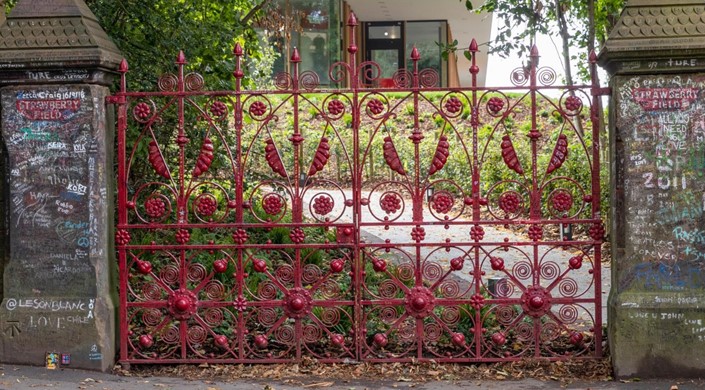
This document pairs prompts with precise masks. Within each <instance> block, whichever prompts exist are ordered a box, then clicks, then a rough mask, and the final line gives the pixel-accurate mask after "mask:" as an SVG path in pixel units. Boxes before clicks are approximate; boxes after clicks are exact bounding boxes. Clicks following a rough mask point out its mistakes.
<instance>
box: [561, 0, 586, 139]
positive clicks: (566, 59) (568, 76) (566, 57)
mask: <svg viewBox="0 0 705 390" xmlns="http://www.w3.org/2000/svg"><path fill="white" fill-rule="evenodd" d="M554 5H555V7H556V19H557V20H558V33H559V34H560V36H561V41H562V47H561V49H562V52H561V55H562V56H563V71H564V72H565V82H566V85H568V86H569V87H572V86H573V85H575V82H574V81H573V71H572V69H571V66H570V34H569V33H568V22H567V21H566V18H565V10H564V9H563V5H562V4H561V0H555V3H554ZM588 39H589V38H588ZM568 94H569V95H570V96H575V92H573V91H572V90H571V91H569V92H568ZM573 125H574V126H575V131H576V132H577V133H578V134H580V136H581V137H582V136H583V135H584V133H585V131H584V130H583V122H582V120H581V119H580V116H577V117H575V118H573Z"/></svg>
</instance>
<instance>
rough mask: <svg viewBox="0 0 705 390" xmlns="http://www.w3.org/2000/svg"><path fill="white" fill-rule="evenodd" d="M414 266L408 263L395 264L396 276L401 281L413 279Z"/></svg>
mask: <svg viewBox="0 0 705 390" xmlns="http://www.w3.org/2000/svg"><path fill="white" fill-rule="evenodd" d="M414 271H415V268H414V266H413V265H412V264H410V263H403V264H399V266H397V278H399V280H401V281H402V282H408V281H410V280H412V279H414Z"/></svg>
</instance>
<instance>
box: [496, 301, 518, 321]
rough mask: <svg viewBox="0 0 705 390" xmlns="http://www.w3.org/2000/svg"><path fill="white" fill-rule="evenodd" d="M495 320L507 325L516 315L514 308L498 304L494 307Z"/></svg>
mask: <svg viewBox="0 0 705 390" xmlns="http://www.w3.org/2000/svg"><path fill="white" fill-rule="evenodd" d="M495 315H496V317H497V322H499V323H500V324H502V325H509V324H510V323H511V322H512V321H513V320H514V317H515V316H516V310H514V307H513V306H510V305H500V306H497V307H496V308H495Z"/></svg>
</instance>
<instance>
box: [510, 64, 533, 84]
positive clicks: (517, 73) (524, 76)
mask: <svg viewBox="0 0 705 390" xmlns="http://www.w3.org/2000/svg"><path fill="white" fill-rule="evenodd" d="M509 77H510V80H511V82H512V84H514V85H516V86H517V87H521V86H524V85H525V84H526V82H527V81H529V72H528V71H527V70H526V69H524V68H523V67H521V68H516V69H514V70H513V71H512V73H511V74H510V76H509Z"/></svg>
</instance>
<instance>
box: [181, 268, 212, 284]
mask: <svg viewBox="0 0 705 390" xmlns="http://www.w3.org/2000/svg"><path fill="white" fill-rule="evenodd" d="M206 275H208V271H206V267H204V266H203V264H198V263H196V264H191V265H190V266H189V267H188V274H187V276H186V277H187V278H188V280H189V281H191V282H194V283H198V282H200V281H201V280H203V278H205V277H206Z"/></svg>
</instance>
